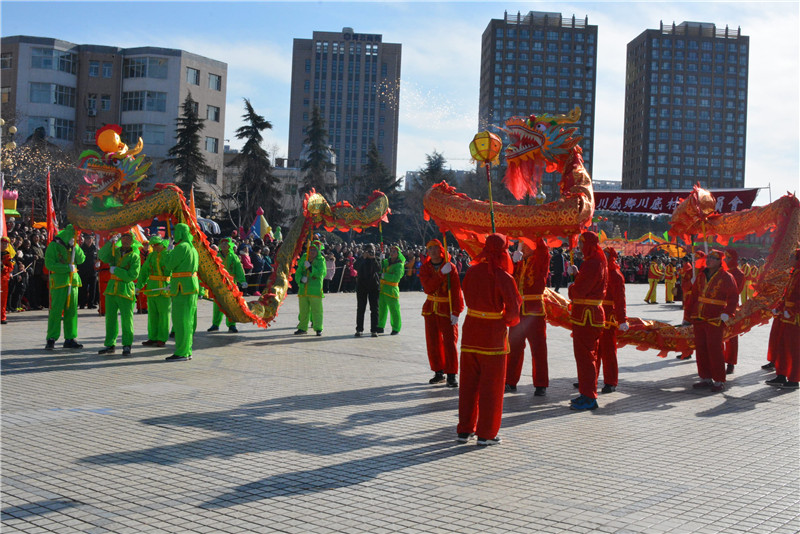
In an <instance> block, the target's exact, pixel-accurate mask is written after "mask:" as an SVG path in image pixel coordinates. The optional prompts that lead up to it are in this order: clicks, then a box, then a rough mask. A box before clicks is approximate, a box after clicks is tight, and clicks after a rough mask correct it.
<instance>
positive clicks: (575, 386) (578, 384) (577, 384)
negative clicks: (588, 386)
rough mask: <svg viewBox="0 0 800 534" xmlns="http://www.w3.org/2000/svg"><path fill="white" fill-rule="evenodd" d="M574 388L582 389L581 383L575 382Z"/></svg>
mask: <svg viewBox="0 0 800 534" xmlns="http://www.w3.org/2000/svg"><path fill="white" fill-rule="evenodd" d="M572 387H574V388H575V389H578V388H579V387H581V385H580V382H573V383H572Z"/></svg>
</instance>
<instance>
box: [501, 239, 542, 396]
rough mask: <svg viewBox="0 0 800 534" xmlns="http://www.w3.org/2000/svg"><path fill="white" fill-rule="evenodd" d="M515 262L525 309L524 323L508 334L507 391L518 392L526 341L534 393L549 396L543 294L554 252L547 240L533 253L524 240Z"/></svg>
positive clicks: (539, 243) (538, 244)
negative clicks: (531, 365)
mask: <svg viewBox="0 0 800 534" xmlns="http://www.w3.org/2000/svg"><path fill="white" fill-rule="evenodd" d="M512 259H513V260H514V281H515V282H516V283H517V288H518V289H519V294H520V297H522V307H521V308H520V321H519V324H518V325H517V326H512V327H511V328H510V329H509V331H508V341H509V346H510V352H509V353H508V367H507V369H506V386H505V389H506V392H511V391H516V390H517V382H519V377H520V375H521V374H522V363H523V362H524V360H525V340H527V341H528V343H529V344H530V347H531V361H532V363H533V385H534V387H535V388H536V389H535V390H534V392H533V394H534V395H536V396H537V397H539V396H542V395H544V394H545V391H546V390H547V386H549V385H550V377H549V374H548V370H547V329H546V325H547V322H546V321H545V313H544V307H543V306H542V293H544V289H545V286H546V285H547V275H548V274H549V272H550V249H548V248H547V244H546V243H545V242H544V239H541V238H538V239H536V248H535V249H533V250H531V249H530V248H529V247H528V246H527V245H525V243H524V242H522V241H520V243H519V248H518V249H517V251H516V252H514V255H513V257H512Z"/></svg>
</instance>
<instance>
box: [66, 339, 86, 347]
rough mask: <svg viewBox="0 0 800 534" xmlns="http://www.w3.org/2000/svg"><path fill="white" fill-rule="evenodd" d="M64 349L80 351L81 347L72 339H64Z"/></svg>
mask: <svg viewBox="0 0 800 534" xmlns="http://www.w3.org/2000/svg"><path fill="white" fill-rule="evenodd" d="M64 348H65V349H82V348H83V345H81V344H80V343H78V342H77V341H75V340H74V339H65V340H64Z"/></svg>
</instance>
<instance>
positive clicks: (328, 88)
mask: <svg viewBox="0 0 800 534" xmlns="http://www.w3.org/2000/svg"><path fill="white" fill-rule="evenodd" d="M400 56H401V45H400V44H394V43H385V42H383V36H382V35H380V34H368V33H355V32H354V31H353V29H352V28H343V29H342V31H341V32H314V33H313V36H312V38H311V39H295V40H294V50H293V54H292V89H291V91H292V93H291V103H290V108H289V161H290V163H291V165H293V166H296V165H297V161H298V160H299V159H301V154H302V153H303V140H304V139H305V137H306V128H307V127H308V125H309V124H310V121H311V115H312V112H313V109H314V107H315V106H316V107H318V108H319V110H320V112H321V114H322V117H323V119H324V120H325V125H326V126H327V129H328V143H329V144H330V146H331V148H332V149H333V151H334V152H335V153H336V162H337V169H336V170H337V177H338V182H339V186H340V187H341V188H343V189H344V196H348V195H349V194H350V193H351V191H350V190H348V188H349V187H352V186H353V178H355V177H356V176H358V175H359V173H360V172H361V168H362V166H363V165H365V164H366V163H367V153H368V152H369V148H370V145H371V144H372V143H375V145H376V146H377V147H378V152H379V153H380V154H381V158H382V161H383V163H384V165H386V167H387V168H388V169H389V170H390V171H391V173H392V175H393V176H394V175H396V172H397V124H398V116H399V107H398V99H399V85H400Z"/></svg>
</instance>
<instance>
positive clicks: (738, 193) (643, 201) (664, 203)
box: [594, 188, 758, 215]
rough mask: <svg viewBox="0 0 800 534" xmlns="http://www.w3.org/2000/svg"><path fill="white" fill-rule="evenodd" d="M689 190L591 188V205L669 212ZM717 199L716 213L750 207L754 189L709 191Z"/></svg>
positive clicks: (659, 212)
mask: <svg viewBox="0 0 800 534" xmlns="http://www.w3.org/2000/svg"><path fill="white" fill-rule="evenodd" d="M691 192H692V191H691V190H690V189H689V190H685V191H684V190H678V191H658V190H648V191H595V192H594V209H596V210H609V211H619V212H623V213H650V214H653V215H660V214H671V213H672V212H673V210H674V209H675V206H677V205H678V204H679V203H680V201H681V200H683V199H684V198H686V197H688V196H689V195H690V194H691ZM711 194H712V195H714V198H715V199H716V200H717V205H716V211H717V212H718V213H733V212H736V211H742V210H746V209H750V208H751V207H752V206H753V202H755V200H756V195H757V194H758V189H757V188H753V189H719V190H717V191H711Z"/></svg>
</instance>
